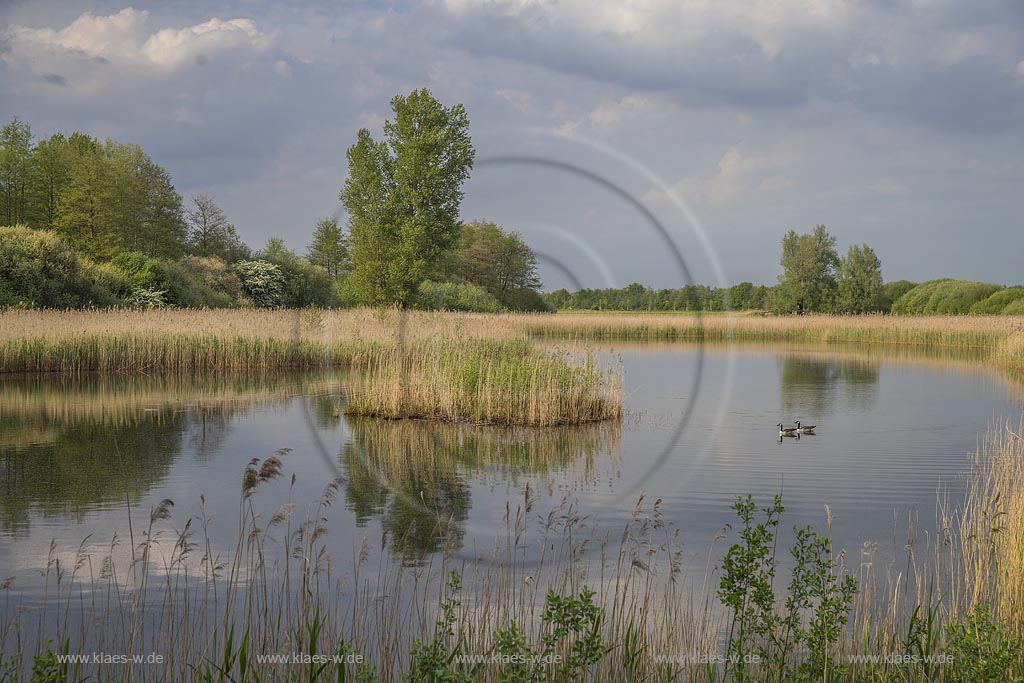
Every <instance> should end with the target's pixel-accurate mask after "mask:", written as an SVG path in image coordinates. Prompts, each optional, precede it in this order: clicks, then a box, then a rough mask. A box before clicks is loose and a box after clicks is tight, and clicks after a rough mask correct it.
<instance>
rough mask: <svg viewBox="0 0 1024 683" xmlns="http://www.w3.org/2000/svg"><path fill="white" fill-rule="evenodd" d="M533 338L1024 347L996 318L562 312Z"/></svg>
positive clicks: (1015, 326) (1018, 332) (1023, 331)
mask: <svg viewBox="0 0 1024 683" xmlns="http://www.w3.org/2000/svg"><path fill="white" fill-rule="evenodd" d="M522 324H523V325H524V326H525V327H526V328H527V330H528V331H529V332H531V333H532V334H537V335H543V336H548V337H570V338H572V337H575V338H579V339H629V340H650V341H659V340H694V341H733V340H735V341H787V342H809V343H840V342H842V343H857V344H894V345H905V346H925V347H944V348H953V349H989V350H992V349H994V347H996V346H997V345H999V344H1000V343H1002V342H1004V341H1006V340H1008V339H1011V338H1012V339H1014V340H1016V342H1014V344H1013V345H1012V346H1010V347H1008V348H1007V352H1008V353H1010V354H1011V355H1013V354H1014V353H1015V352H1019V351H1021V346H1022V345H1024V318H1021V317H1012V316H1010V317H1001V316H921V317H916V316H895V315H881V314H878V315H858V316H836V315H804V316H767V315H753V314H748V313H736V314H717V315H700V314H692V313H690V314H687V313H666V314H643V313H638V314H633V313H561V314H559V315H555V316H533V317H532V319H530V318H526V319H524V321H523V323H522Z"/></svg>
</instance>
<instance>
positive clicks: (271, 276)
mask: <svg viewBox="0 0 1024 683" xmlns="http://www.w3.org/2000/svg"><path fill="white" fill-rule="evenodd" d="M235 272H236V273H237V274H238V278H239V280H240V281H241V283H242V289H243V290H244V291H245V294H246V296H248V297H249V299H250V301H252V304H253V306H259V307H262V308H274V307H277V306H281V305H283V303H284V285H285V283H284V274H283V273H282V272H281V269H280V268H279V267H278V266H277V265H275V264H273V263H270V262H269V261H262V260H256V261H239V262H238V263H236V264H235Z"/></svg>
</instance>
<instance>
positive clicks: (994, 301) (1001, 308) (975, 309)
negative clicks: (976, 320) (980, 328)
mask: <svg viewBox="0 0 1024 683" xmlns="http://www.w3.org/2000/svg"><path fill="white" fill-rule="evenodd" d="M1020 302H1024V287H1007V288H1006V289H1000V290H999V291H998V292H995V293H994V294H992V295H991V296H989V297H988V298H987V299H982V300H981V301H979V302H977V303H975V304H974V305H973V306H971V313H976V314H981V315H999V314H1000V313H1004V312H1005V311H1006V308H1007V307H1008V306H1010V305H1011V304H1015V303H1020Z"/></svg>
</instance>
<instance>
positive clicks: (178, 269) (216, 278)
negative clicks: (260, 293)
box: [167, 256, 245, 308]
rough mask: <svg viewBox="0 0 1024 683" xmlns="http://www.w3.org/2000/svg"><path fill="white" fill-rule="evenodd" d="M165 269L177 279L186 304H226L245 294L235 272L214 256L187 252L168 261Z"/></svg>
mask: <svg viewBox="0 0 1024 683" xmlns="http://www.w3.org/2000/svg"><path fill="white" fill-rule="evenodd" d="M167 270H168V273H169V274H170V276H171V277H172V278H173V279H174V280H175V281H177V282H178V283H180V285H181V287H182V288H183V290H184V298H185V299H186V300H187V301H188V302H189V303H188V305H189V306H198V307H201V306H206V307H209V308H228V307H232V306H237V305H238V302H239V301H240V300H241V299H242V298H243V297H244V296H245V292H244V291H243V289H242V282H241V280H240V279H239V278H238V274H237V273H236V272H235V271H233V270H232V269H231V268H230V267H229V266H228V264H227V263H225V262H224V261H223V260H221V259H220V258H218V257H216V256H206V257H204V256H186V257H185V258H183V259H181V260H180V261H173V262H170V263H168V264H167Z"/></svg>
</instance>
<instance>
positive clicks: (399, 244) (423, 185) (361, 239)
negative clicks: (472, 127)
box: [340, 89, 474, 306]
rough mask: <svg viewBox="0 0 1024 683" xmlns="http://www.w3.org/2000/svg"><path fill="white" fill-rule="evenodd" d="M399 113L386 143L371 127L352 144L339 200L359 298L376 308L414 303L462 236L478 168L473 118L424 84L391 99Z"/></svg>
mask: <svg viewBox="0 0 1024 683" xmlns="http://www.w3.org/2000/svg"><path fill="white" fill-rule="evenodd" d="M391 108H392V110H393V111H394V113H395V118H394V119H393V120H390V121H388V122H386V123H385V124H384V138H385V139H384V141H382V142H377V141H375V140H374V139H373V138H372V137H371V136H370V132H369V131H368V130H366V129H363V130H360V131H359V136H358V140H357V141H356V144H354V145H353V146H352V147H350V148H349V149H348V152H347V157H348V165H349V173H348V178H347V179H346V180H345V186H344V188H343V189H342V191H341V194H340V198H341V200H342V201H343V202H344V204H345V207H346V209H348V213H349V233H350V243H351V249H352V264H353V269H352V275H351V281H350V282H349V283H348V285H347V286H348V287H349V288H350V290H351V292H352V293H353V295H354V296H355V297H356V299H357V301H358V302H359V303H362V304H368V305H373V306H380V305H391V304H399V305H403V306H404V305H406V304H408V303H410V302H411V301H412V299H413V298H414V296H415V293H416V290H417V288H418V287H419V284H420V283H421V282H423V281H424V280H425V279H427V278H429V277H430V276H432V275H434V274H435V273H436V272H437V271H438V269H439V268H440V266H441V261H442V258H443V257H444V255H445V254H446V253H447V251H448V250H449V249H450V248H451V247H452V246H453V245H454V243H455V241H456V239H457V238H458V235H459V206H460V204H461V202H462V196H463V192H462V184H463V183H464V182H465V180H466V179H467V178H468V177H469V170H470V168H471V167H472V165H473V155H474V152H473V146H472V143H471V142H470V139H469V119H468V118H467V117H466V111H465V109H464V108H463V106H462V105H461V104H457V105H455V106H454V107H451V108H446V107H444V106H443V105H442V104H441V103H440V102H438V101H437V100H436V99H435V98H434V97H433V96H432V95H431V94H430V91H428V90H426V89H422V90H415V91H413V92H412V93H410V94H409V95H408V96H405V97H403V96H396V97H395V98H394V99H392V100H391Z"/></svg>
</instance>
